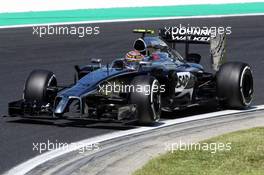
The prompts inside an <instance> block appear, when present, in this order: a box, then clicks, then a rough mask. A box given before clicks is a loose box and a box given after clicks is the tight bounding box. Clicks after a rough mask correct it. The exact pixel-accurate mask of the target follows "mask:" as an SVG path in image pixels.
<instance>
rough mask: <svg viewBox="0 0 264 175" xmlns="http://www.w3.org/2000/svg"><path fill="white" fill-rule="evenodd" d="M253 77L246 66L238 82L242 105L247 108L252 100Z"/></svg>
mask: <svg viewBox="0 0 264 175" xmlns="http://www.w3.org/2000/svg"><path fill="white" fill-rule="evenodd" d="M253 91H254V90H253V77H252V73H251V70H250V68H249V67H248V66H247V67H245V68H244V70H243V71H242V75H241V81H240V92H241V96H242V100H243V103H244V104H245V105H246V106H248V105H250V103H251V101H252V99H253Z"/></svg>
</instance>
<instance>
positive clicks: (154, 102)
mask: <svg viewBox="0 0 264 175" xmlns="http://www.w3.org/2000/svg"><path fill="white" fill-rule="evenodd" d="M154 86H158V87H159V83H158V81H157V80H154V81H153V83H152V86H151V87H152V88H151V98H150V103H151V109H152V112H153V119H154V121H158V120H159V119H160V112H161V95H160V91H159V89H158V91H157V92H154V88H153V87H154Z"/></svg>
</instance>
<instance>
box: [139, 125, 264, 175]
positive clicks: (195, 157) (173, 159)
mask: <svg viewBox="0 0 264 175" xmlns="http://www.w3.org/2000/svg"><path fill="white" fill-rule="evenodd" d="M230 142H231V150H230V151H217V152H216V153H210V151H202V150H201V151H198V150H192V151H191V150H190V151H182V150H177V151H174V153H171V152H169V153H167V154H165V155H162V156H160V157H157V158H155V159H152V160H150V161H149V162H148V163H147V164H146V165H145V166H144V167H143V168H142V169H139V170H137V171H136V172H135V173H134V175H147V174H149V175H163V174H164V175H181V174H182V175H189V174H193V175H202V174H203V175H205V174H210V175H211V174H212V175H253V174H254V175H264V127H261V128H253V129H249V130H243V131H238V132H233V133H229V134H225V135H222V136H218V137H215V138H212V139H210V140H206V141H203V142H201V143H225V144H227V143H230Z"/></svg>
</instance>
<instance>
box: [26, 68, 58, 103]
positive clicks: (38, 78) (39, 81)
mask: <svg viewBox="0 0 264 175" xmlns="http://www.w3.org/2000/svg"><path fill="white" fill-rule="evenodd" d="M56 86H57V80H56V77H55V75H54V73H53V72H50V71H47V70H34V71H32V72H31V73H30V75H29V76H28V78H27V80H26V83H25V89H24V99H25V100H26V101H37V102H46V103H49V102H52V100H53V99H54V97H55V94H54V93H53V92H52V91H50V90H49V89H48V88H49V87H56Z"/></svg>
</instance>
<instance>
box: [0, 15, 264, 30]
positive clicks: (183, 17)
mask: <svg viewBox="0 0 264 175" xmlns="http://www.w3.org/2000/svg"><path fill="white" fill-rule="evenodd" d="M263 15H264V13H248V14H232V15H204V16H175V17H157V18H132V19H113V20H95V21H78V22H61V23H60V22H58V23H44V24H25V25H10V26H0V29H5V28H21V27H33V26H34V27H36V26H47V25H50V26H52V25H73V24H95V23H96V24H100V23H112V22H133V21H155V20H172V19H192V18H222V17H242V16H263Z"/></svg>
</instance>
